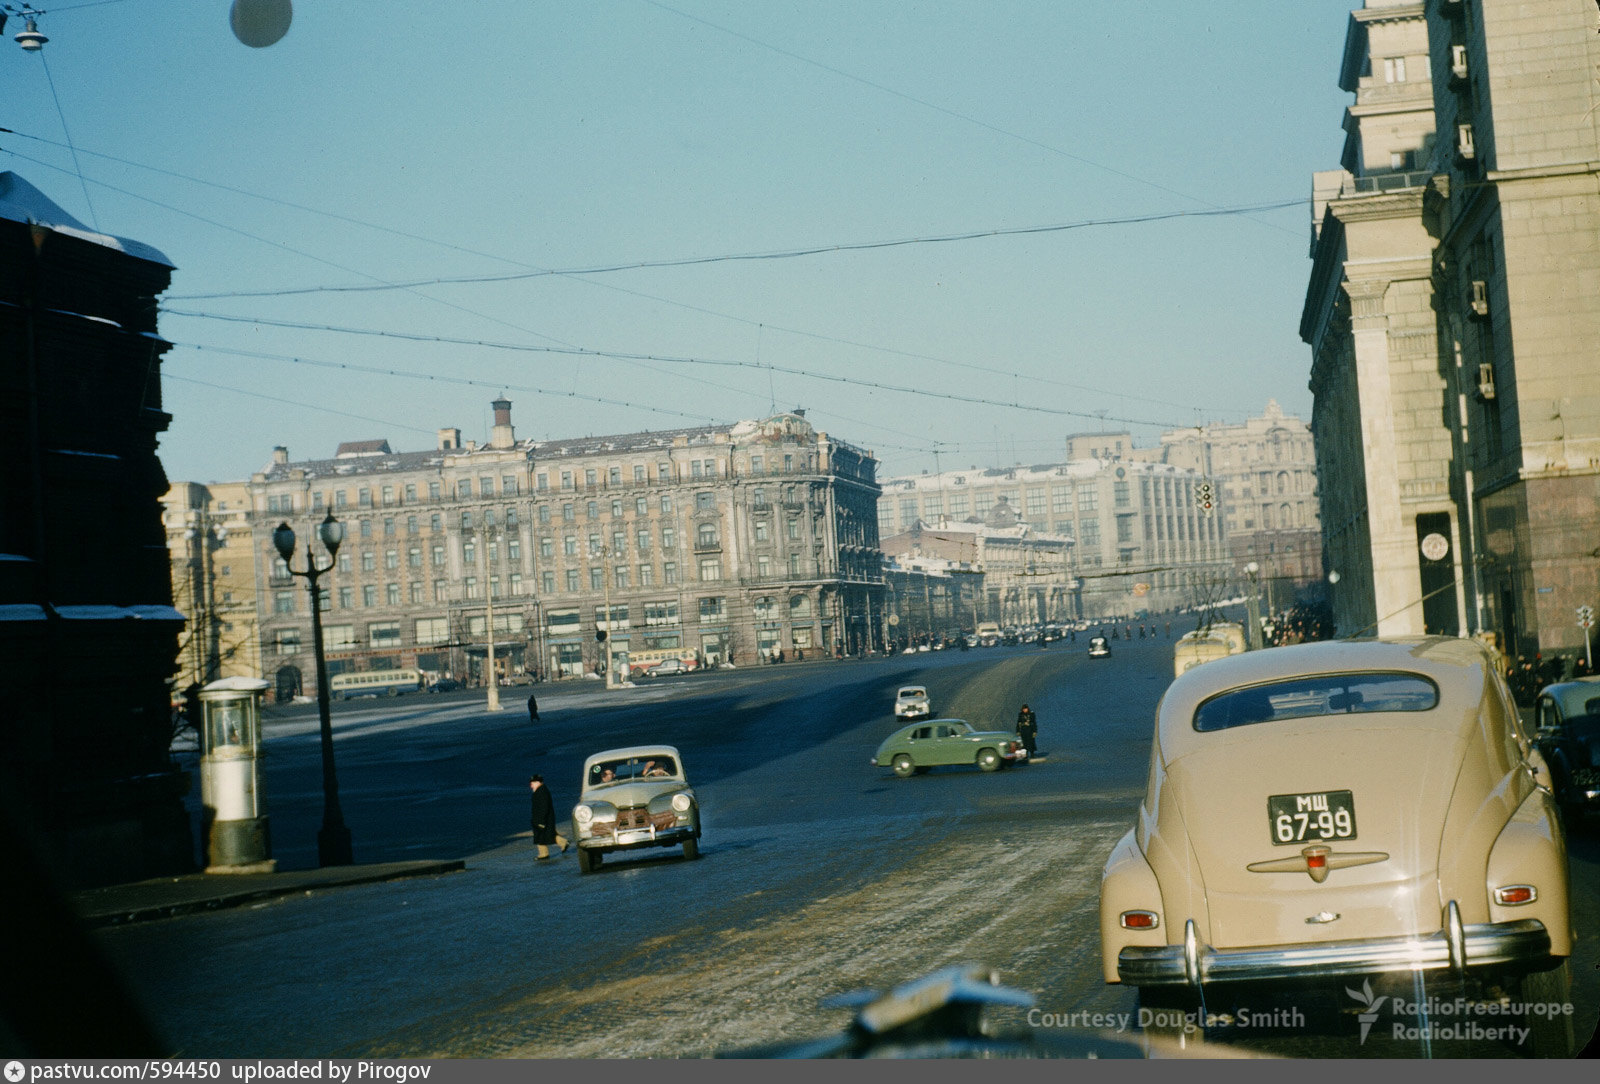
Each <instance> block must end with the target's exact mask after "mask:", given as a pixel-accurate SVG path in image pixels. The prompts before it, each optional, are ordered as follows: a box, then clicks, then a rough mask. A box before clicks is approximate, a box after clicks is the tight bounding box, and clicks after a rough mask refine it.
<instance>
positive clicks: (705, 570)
mask: <svg viewBox="0 0 1600 1084" xmlns="http://www.w3.org/2000/svg"><path fill="white" fill-rule="evenodd" d="M700 579H701V580H720V579H722V558H720V557H702V558H700Z"/></svg>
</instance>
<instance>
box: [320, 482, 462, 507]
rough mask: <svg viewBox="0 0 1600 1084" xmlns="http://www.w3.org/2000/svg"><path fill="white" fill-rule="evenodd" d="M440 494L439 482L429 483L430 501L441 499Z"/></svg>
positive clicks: (341, 502)
mask: <svg viewBox="0 0 1600 1084" xmlns="http://www.w3.org/2000/svg"><path fill="white" fill-rule="evenodd" d="M439 492H440V490H439V483H438V482H429V483H428V499H429V500H430V501H436V500H438V499H439ZM339 503H340V504H343V503H344V501H342V500H341V501H340V502H339Z"/></svg>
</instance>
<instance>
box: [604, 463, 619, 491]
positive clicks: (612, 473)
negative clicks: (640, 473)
mask: <svg viewBox="0 0 1600 1084" xmlns="http://www.w3.org/2000/svg"><path fill="white" fill-rule="evenodd" d="M606 481H607V482H608V483H609V484H611V485H614V486H620V485H621V484H622V468H621V467H610V468H608V469H607V470H606Z"/></svg>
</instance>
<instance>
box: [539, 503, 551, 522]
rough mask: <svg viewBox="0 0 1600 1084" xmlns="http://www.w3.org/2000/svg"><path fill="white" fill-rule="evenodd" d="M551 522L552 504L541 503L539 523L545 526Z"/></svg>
mask: <svg viewBox="0 0 1600 1084" xmlns="http://www.w3.org/2000/svg"><path fill="white" fill-rule="evenodd" d="M549 522H550V506H549V505H548V504H541V505H540V506H539V524H540V525H541V526H543V525H544V524H546V523H549Z"/></svg>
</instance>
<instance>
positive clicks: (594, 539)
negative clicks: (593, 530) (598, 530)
mask: <svg viewBox="0 0 1600 1084" xmlns="http://www.w3.org/2000/svg"><path fill="white" fill-rule="evenodd" d="M599 552H600V536H599V534H591V535H589V556H590V557H593V556H594V555H595V554H597V553H599Z"/></svg>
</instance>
